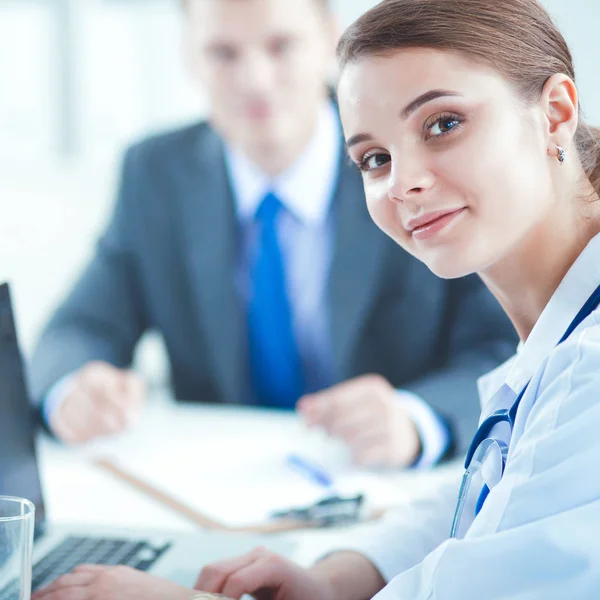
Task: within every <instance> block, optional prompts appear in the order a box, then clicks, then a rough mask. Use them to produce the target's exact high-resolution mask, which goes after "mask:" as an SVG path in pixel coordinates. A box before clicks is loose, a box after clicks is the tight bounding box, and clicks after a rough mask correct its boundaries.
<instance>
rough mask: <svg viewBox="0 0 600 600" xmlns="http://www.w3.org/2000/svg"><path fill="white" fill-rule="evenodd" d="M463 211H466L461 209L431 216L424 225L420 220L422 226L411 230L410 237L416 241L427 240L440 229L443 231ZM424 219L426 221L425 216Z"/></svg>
mask: <svg viewBox="0 0 600 600" xmlns="http://www.w3.org/2000/svg"><path fill="white" fill-rule="evenodd" d="M465 210H466V209H465V208H464V207H463V208H459V209H457V210H453V211H449V212H443V213H438V214H437V215H436V214H431V218H429V219H428V220H426V221H425V222H424V223H423V221H424V219H421V222H422V223H423V224H419V225H418V226H416V227H413V228H411V235H412V237H413V238H414V239H416V240H426V239H429V238H431V237H433V236H434V235H436V234H438V233H439V232H440V231H442V229H445V228H446V227H447V226H448V225H449V224H450V223H452V222H453V221H454V219H456V218H457V217H458V216H460V215H461V214H462V213H463V212H464V211H465ZM425 218H426V219H427V216H426V217H425ZM409 227H410V223H409Z"/></svg>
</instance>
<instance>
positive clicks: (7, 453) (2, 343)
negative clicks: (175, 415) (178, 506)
mask: <svg viewBox="0 0 600 600" xmlns="http://www.w3.org/2000/svg"><path fill="white" fill-rule="evenodd" d="M34 415H35V411H34V410H33V409H32V404H31V402H30V399H29V396H28V393H27V389H26V384H25V378H24V369H23V362H22V359H21V353H20V350H19V345H18V341H17V334H16V328H15V321H14V315H13V310H12V307H11V300H10V291H9V287H8V285H7V284H2V285H0V495H6V496H19V497H22V498H27V499H28V500H30V501H31V502H33V503H34V504H35V509H36V510H35V537H34V551H33V564H34V566H33V583H32V589H33V591H35V590H37V589H39V588H40V587H43V586H45V585H47V584H48V583H50V582H51V581H53V580H54V579H56V578H57V577H59V576H60V575H62V574H64V573H67V572H69V571H71V570H72V569H73V568H74V567H75V566H77V565H79V564H106V565H117V564H119V565H128V566H131V567H134V568H136V569H140V570H143V571H148V572H150V573H153V574H154V575H158V576H161V577H165V578H167V579H170V580H172V581H175V582H177V583H180V584H182V585H185V586H187V587H190V588H191V587H193V586H194V583H195V581H196V578H197V576H198V574H199V572H200V570H201V569H202V567H203V566H204V565H206V564H209V563H211V562H214V561H216V560H222V559H224V558H228V557H233V556H237V555H239V554H242V553H244V552H247V551H249V550H251V549H252V548H254V547H255V546H256V545H259V544H260V545H262V546H266V547H267V548H269V549H271V550H273V551H275V552H278V553H280V554H284V555H288V556H290V555H291V553H292V550H293V544H292V543H291V542H290V541H288V540H282V539H278V538H276V537H273V536H258V535H246V534H234V533H223V532H209V531H199V532H198V533H192V534H185V533H181V532H179V533H165V532H160V531H146V530H144V531H139V530H130V529H122V528H118V529H115V530H107V528H106V527H104V526H102V527H82V526H81V525H77V526H74V527H69V526H63V525H61V526H53V525H52V523H48V522H47V520H46V515H45V511H44V497H43V493H42V488H41V485H40V475H39V470H38V463H37V459H36V450H35V433H36V429H37V426H36V418H35V416H34ZM0 600H18V593H17V590H16V582H7V581H2V580H1V579H0Z"/></svg>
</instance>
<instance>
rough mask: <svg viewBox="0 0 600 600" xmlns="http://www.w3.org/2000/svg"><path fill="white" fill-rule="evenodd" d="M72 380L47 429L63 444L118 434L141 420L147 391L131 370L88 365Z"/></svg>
mask: <svg viewBox="0 0 600 600" xmlns="http://www.w3.org/2000/svg"><path fill="white" fill-rule="evenodd" d="M72 377H73V379H72V380H71V381H70V382H69V389H68V392H67V395H66V397H65V398H64V400H63V401H62V403H61V404H60V405H59V406H58V407H57V408H56V410H54V411H53V412H52V413H51V414H50V423H49V425H50V429H51V430H52V431H53V432H54V434H55V435H56V436H57V437H58V438H60V439H61V440H63V441H64V442H67V443H81V442H87V441H89V440H91V439H93V438H96V437H99V436H102V435H110V434H115V433H120V432H121V431H123V430H125V429H126V428H127V427H129V426H131V425H133V423H135V421H136V420H137V419H138V418H139V417H140V415H141V412H142V406H143V402H144V398H145V395H146V390H145V385H144V382H143V381H142V379H141V378H140V377H139V376H138V375H136V374H135V373H133V372H132V371H124V370H122V369H117V368H116V367H113V366H112V365H109V364H107V363H104V362H91V363H88V364H87V365H85V366H84V367H82V368H81V369H80V370H79V371H77V372H76V373H75V374H74V375H73V376H72Z"/></svg>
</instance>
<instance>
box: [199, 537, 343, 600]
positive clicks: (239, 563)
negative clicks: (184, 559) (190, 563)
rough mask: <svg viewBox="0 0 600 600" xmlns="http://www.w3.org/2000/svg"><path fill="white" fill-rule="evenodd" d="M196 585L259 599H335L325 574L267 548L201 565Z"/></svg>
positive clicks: (228, 593) (204, 588)
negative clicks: (311, 569) (320, 573)
mask: <svg viewBox="0 0 600 600" xmlns="http://www.w3.org/2000/svg"><path fill="white" fill-rule="evenodd" d="M196 589H198V590H203V591H207V592H216V593H220V594H225V596H229V597H231V598H236V599H237V598H240V597H241V596H243V595H244V594H252V596H254V598H256V600H308V599H309V598H310V600H334V594H333V590H332V589H331V585H330V583H329V582H328V581H327V580H326V578H323V577H319V576H318V575H316V574H314V573H312V572H311V571H308V570H306V569H302V568H301V567H299V566H297V565H296V564H294V563H292V562H291V561H289V560H287V559H286V558H283V557H282V556H279V555H277V554H273V553H272V552H269V551H268V550H265V549H264V548H255V549H254V550H252V551H251V552H249V553H248V554H244V555H243V556H239V557H237V558H233V559H230V560H224V561H221V562H218V563H214V564H212V565H209V566H207V567H205V568H204V569H202V572H201V573H200V577H199V578H198V581H197V582H196Z"/></svg>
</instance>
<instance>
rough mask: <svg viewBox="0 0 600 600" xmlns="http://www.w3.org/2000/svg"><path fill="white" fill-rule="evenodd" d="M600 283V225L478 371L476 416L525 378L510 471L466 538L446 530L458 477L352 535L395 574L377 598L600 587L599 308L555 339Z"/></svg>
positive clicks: (528, 598) (539, 595)
mask: <svg viewBox="0 0 600 600" xmlns="http://www.w3.org/2000/svg"><path fill="white" fill-rule="evenodd" d="M598 285H600V235H597V236H596V237H595V238H594V239H593V240H591V242H590V243H589V244H588V246H587V247H586V248H585V250H584V251H583V253H582V254H581V255H580V256H579V258H578V259H577V261H576V262H575V263H574V265H573V266H572V267H571V269H570V270H569V272H568V273H567V275H566V276H565V278H564V279H563V281H562V283H561V284H560V286H559V287H558V289H557V290H556V292H555V293H554V295H553V296H552V298H551V300H550V302H549V303H548V305H547V306H546V308H545V309H544V311H543V313H542V315H541V316H540V318H539V320H538V322H537V323H536V325H535V327H534V329H533V330H532V332H531V334H530V336H529V338H528V339H527V340H526V342H525V343H524V344H523V345H522V346H521V347H520V349H519V351H518V353H517V354H516V355H515V356H514V357H513V358H511V359H510V360H509V361H507V362H506V363H505V364H504V365H502V366H501V367H498V368H497V369H496V370H494V371H493V372H492V373H490V374H488V375H487V376H485V377H484V378H482V379H481V380H480V385H479V389H480V396H481V402H482V416H481V421H483V420H484V419H485V418H486V417H487V416H489V415H490V414H491V413H492V412H493V411H495V410H497V409H500V408H509V407H510V406H511V405H512V404H513V402H514V401H515V399H516V398H517V396H518V394H519V393H520V392H521V391H522V390H523V388H524V387H525V385H526V384H527V382H530V383H529V386H528V387H527V391H526V392H525V394H524V396H523V399H522V401H521V404H520V407H519V410H518V413H517V417H516V421H515V425H514V430H513V433H512V438H511V439H510V449H509V454H508V461H507V464H506V469H505V472H504V476H503V478H502V479H501V481H500V483H498V484H497V485H496V486H495V487H494V488H493V489H492V490H491V492H490V494H489V496H488V498H487V500H486V502H485V504H484V505H483V508H482V510H481V512H480V513H479V514H478V515H477V517H474V515H473V513H472V512H470V513H468V514H467V513H465V518H466V520H467V530H466V533H465V534H464V536H463V537H462V539H448V537H449V530H450V525H451V520H452V516H453V513H454V509H455V505H456V499H457V491H458V481H457V482H455V483H453V484H452V485H446V486H444V487H443V489H440V490H438V491H437V492H436V493H435V494H432V495H431V497H430V498H429V499H428V500H427V501H424V502H419V503H415V504H414V505H412V506H411V507H409V509H408V510H403V511H402V513H398V514H394V515H390V517H389V518H388V519H386V520H385V521H383V522H381V523H379V524H377V525H374V526H373V527H372V528H371V530H370V531H369V532H367V533H366V534H364V537H362V538H356V539H354V540H352V543H351V544H349V545H348V547H350V548H352V549H355V550H358V551H360V552H362V553H363V554H365V555H366V556H368V557H369V559H370V560H371V561H372V562H373V563H374V564H375V565H376V566H377V567H378V568H379V570H380V571H381V573H382V574H383V576H384V578H385V579H386V580H387V581H389V580H391V582H390V583H389V584H388V586H387V587H386V588H385V589H384V590H383V591H382V592H380V593H379V594H378V595H377V596H376V599H377V600H430V599H431V600H433V599H436V600H441V599H444V600H464V599H465V598H485V599H486V600H492V599H500V598H502V599H503V600H508V599H512V600H538V599H540V600H541V599H543V600H565V599H567V598H569V599H570V598H573V599H575V598H576V599H577V600H592V599H594V600H596V599H597V598H600V477H599V476H598V473H597V466H598V464H600V309H596V310H595V311H594V312H593V313H592V314H591V315H590V316H589V317H588V318H587V319H585V320H584V321H583V322H582V323H581V324H580V325H579V327H578V328H577V329H576V330H575V331H574V332H573V333H572V334H571V336H570V337H569V338H568V340H567V341H565V342H564V343H562V344H561V345H560V346H557V344H558V341H559V340H560V338H561V337H562V336H563V334H564V333H565V331H566V330H567V328H568V326H569V325H570V323H571V322H572V321H573V319H574V317H575V315H576V314H577V313H578V311H579V310H580V308H581V307H582V306H583V305H584V303H585V302H586V301H587V299H588V298H589V297H590V295H591V294H592V292H593V291H594V290H595V289H596V287H597V286H598ZM494 437H497V436H494ZM498 437H500V438H504V440H505V441H508V436H507V435H506V432H500V435H499V436H498Z"/></svg>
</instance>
